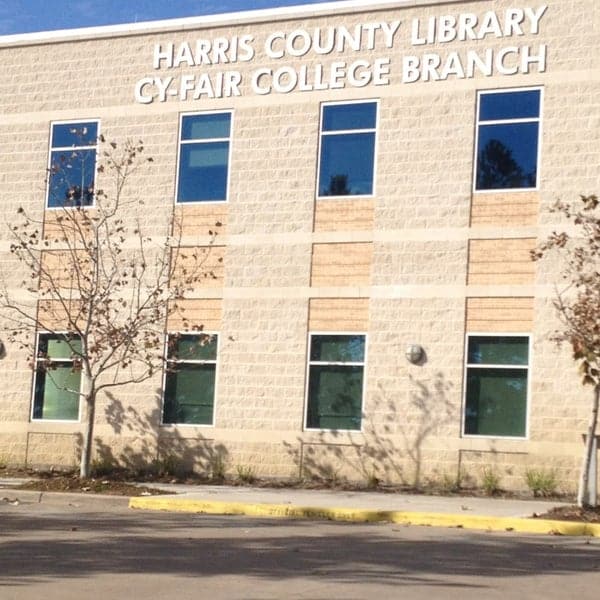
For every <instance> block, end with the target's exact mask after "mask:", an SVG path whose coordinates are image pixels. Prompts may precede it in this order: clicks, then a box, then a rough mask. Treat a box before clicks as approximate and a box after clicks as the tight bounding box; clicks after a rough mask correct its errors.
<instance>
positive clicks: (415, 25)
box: [411, 19, 427, 81]
mask: <svg viewBox="0 0 600 600" xmlns="http://www.w3.org/2000/svg"><path fill="white" fill-rule="evenodd" d="M420 27H421V21H419V19H413V22H412V33H411V44H412V45H413V46H422V45H423V44H426V43H427V41H426V40H425V39H424V38H422V37H419V29H420ZM415 81H416V80H415Z"/></svg>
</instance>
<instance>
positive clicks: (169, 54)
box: [154, 44, 174, 69]
mask: <svg viewBox="0 0 600 600" xmlns="http://www.w3.org/2000/svg"><path fill="white" fill-rule="evenodd" d="M173 50H174V48H173V44H167V49H166V50H163V49H162V47H161V45H160V44H154V68H155V69H160V62H161V61H162V60H164V61H166V62H167V64H166V67H167V69H170V68H171V67H172V66H173Z"/></svg>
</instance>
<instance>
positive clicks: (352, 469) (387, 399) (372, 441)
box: [284, 372, 456, 489]
mask: <svg viewBox="0 0 600 600" xmlns="http://www.w3.org/2000/svg"><path fill="white" fill-rule="evenodd" d="M409 381H410V391H409V397H408V400H407V402H406V403H401V402H399V401H398V399H397V397H394V396H395V394H394V393H393V392H391V391H390V390H386V389H385V387H384V385H383V384H379V386H378V389H377V391H376V393H375V394H374V395H373V397H372V398H370V399H369V405H368V406H369V414H368V415H363V432H362V434H360V433H359V432H355V433H354V432H348V431H328V432H319V433H317V434H316V438H313V440H311V441H306V440H305V439H303V438H301V437H299V438H298V439H297V443H296V444H291V443H284V444H285V446H286V449H287V452H288V453H289V455H290V456H291V457H292V459H293V461H294V464H295V465H296V467H297V469H298V474H299V477H300V479H314V480H321V481H326V482H328V483H331V484H336V483H339V482H340V481H341V480H343V479H344V478H349V479H351V480H354V481H361V482H364V483H365V484H366V486H367V487H376V486H377V485H378V484H379V483H382V482H385V483H400V484H401V485H405V486H410V487H412V488H416V489H419V488H420V487H421V485H422V483H423V465H424V449H425V446H426V443H427V442H428V440H429V439H430V438H431V437H432V436H435V435H436V433H437V432H438V431H439V429H440V428H441V427H442V426H445V425H447V424H448V423H450V422H451V421H452V420H453V418H454V417H455V410H456V405H455V404H453V403H452V402H451V401H450V399H449V395H450V392H451V389H452V384H451V383H449V382H448V381H446V379H445V377H444V374H443V373H441V372H438V373H436V374H435V375H434V376H433V378H432V379H431V380H420V379H415V378H414V377H409ZM360 438H362V439H360Z"/></svg>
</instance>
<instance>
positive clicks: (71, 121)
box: [45, 118, 100, 210]
mask: <svg viewBox="0 0 600 600" xmlns="http://www.w3.org/2000/svg"><path fill="white" fill-rule="evenodd" d="M80 123H96V143H95V144H93V145H88V146H57V147H56V148H55V147H54V146H52V138H53V134H54V126H55V125H75V126H76V125H78V124H80ZM99 139H100V119H97V118H91V119H66V120H64V121H62V120H61V121H51V122H50V139H49V141H48V164H47V170H46V173H47V174H48V176H47V177H46V199H45V210H66V209H71V208H75V209H77V210H81V209H89V208H94V207H95V206H96V181H97V178H98V140H99ZM69 150H71V151H72V150H95V151H96V159H95V160H94V194H93V201H92V203H91V204H86V205H82V206H69V205H66V204H65V205H63V206H48V202H49V200H50V179H51V177H50V175H51V169H52V153H53V152H60V151H65V152H67V151H69Z"/></svg>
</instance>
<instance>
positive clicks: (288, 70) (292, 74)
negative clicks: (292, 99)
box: [273, 67, 298, 94]
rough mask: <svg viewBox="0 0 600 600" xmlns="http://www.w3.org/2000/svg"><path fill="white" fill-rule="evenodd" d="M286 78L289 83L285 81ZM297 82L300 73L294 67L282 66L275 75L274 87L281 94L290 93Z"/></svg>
mask: <svg viewBox="0 0 600 600" xmlns="http://www.w3.org/2000/svg"><path fill="white" fill-rule="evenodd" d="M286 78H287V80H288V82H287V83H285V79H286ZM297 84H298V73H296V71H295V70H294V68H293V67H281V68H280V69H277V71H275V75H273V89H274V90H275V91H276V92H277V93H279V94H289V93H290V92H291V91H292V90H293V89H294V88H295V87H296V85H297Z"/></svg>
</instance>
